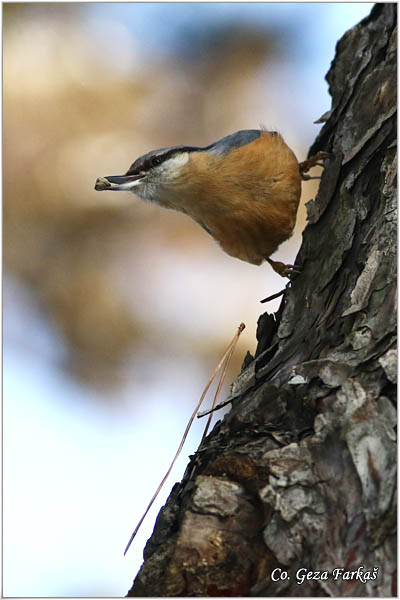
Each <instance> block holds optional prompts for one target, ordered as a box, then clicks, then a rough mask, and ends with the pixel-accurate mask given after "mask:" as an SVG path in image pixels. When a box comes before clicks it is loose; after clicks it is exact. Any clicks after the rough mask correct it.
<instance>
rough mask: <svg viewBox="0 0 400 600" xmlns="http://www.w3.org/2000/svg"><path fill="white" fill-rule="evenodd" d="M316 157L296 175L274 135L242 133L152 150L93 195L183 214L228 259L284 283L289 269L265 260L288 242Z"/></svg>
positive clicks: (101, 181) (294, 163)
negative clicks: (110, 194) (115, 194)
mask: <svg viewBox="0 0 400 600" xmlns="http://www.w3.org/2000/svg"><path fill="white" fill-rule="evenodd" d="M321 154H323V153H319V154H318V155H317V156H316V157H315V160H313V159H314V157H313V158H311V159H309V160H308V161H305V162H304V169H303V171H302V166H301V163H299V162H298V160H297V158H296V156H295V154H294V152H293V151H292V150H291V149H290V148H289V146H288V145H287V144H286V143H285V141H284V140H283V137H282V136H281V134H280V133H278V132H277V131H267V130H266V129H247V130H241V131H237V132H235V133H232V134H230V135H227V136H226V137H223V138H222V139H220V140H218V141H216V142H214V143H212V144H210V145H208V146H205V147H197V146H184V145H180V146H172V147H169V148H160V149H158V150H152V151H151V152H148V153H147V154H144V155H143V156H140V157H139V158H137V159H136V160H135V161H134V162H133V163H132V165H131V166H130V167H129V169H128V170H127V172H126V173H125V175H110V176H106V177H99V178H98V179H97V181H96V183H95V190H97V191H104V190H108V191H129V192H132V193H134V194H135V195H136V196H138V197H139V198H141V199H142V200H145V201H148V202H153V203H156V204H158V205H159V206H162V207H164V208H169V209H173V210H176V211H179V212H182V213H184V214H186V215H188V216H189V217H191V218H192V219H193V220H194V221H196V222H197V223H198V224H199V225H200V226H201V227H202V228H203V229H204V230H205V231H206V232H207V233H208V234H210V235H211V236H212V237H213V238H214V239H215V240H216V241H217V242H218V243H219V245H220V246H221V248H222V249H223V250H224V251H225V252H226V253H227V254H229V255H230V256H233V257H235V258H238V259H240V260H243V261H247V262H248V263H251V264H253V265H260V264H261V263H262V262H264V261H267V262H268V263H269V264H270V265H271V266H272V268H273V269H274V270H275V271H276V272H277V273H279V275H281V276H282V277H288V278H290V277H291V276H292V275H293V273H294V272H296V270H297V269H296V267H295V266H294V265H286V264H284V263H282V262H279V261H275V260H272V259H271V258H270V256H271V255H272V254H273V253H274V252H275V251H276V250H277V248H278V247H279V245H280V244H281V243H282V242H284V241H285V240H287V239H288V238H289V237H290V236H291V235H292V233H293V230H294V227H295V223H296V214H297V208H298V205H299V200H300V194H301V179H302V175H303V172H304V171H306V170H309V168H310V167H311V166H313V165H314V164H320V163H317V162H316V161H317V160H318V159H319V158H324V156H321ZM306 163H307V164H306ZM321 166H323V165H321ZM306 178H307V179H309V178H310V177H309V176H306Z"/></svg>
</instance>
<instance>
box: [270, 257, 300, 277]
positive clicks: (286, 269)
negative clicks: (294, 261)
mask: <svg viewBox="0 0 400 600" xmlns="http://www.w3.org/2000/svg"><path fill="white" fill-rule="evenodd" d="M267 261H268V262H269V264H270V265H271V267H272V268H273V269H274V271H275V272H276V273H278V275H280V276H281V277H287V278H288V279H291V278H292V277H293V275H297V274H298V273H301V268H300V267H299V265H285V263H283V262H280V261H278V260H271V259H270V258H267Z"/></svg>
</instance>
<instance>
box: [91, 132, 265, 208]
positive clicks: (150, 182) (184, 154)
mask: <svg viewBox="0 0 400 600" xmlns="http://www.w3.org/2000/svg"><path fill="white" fill-rule="evenodd" d="M260 133H261V132H260V131H259V130H255V129H250V130H244V131H238V132H236V133H234V134H232V135H229V136H227V137H225V138H222V139H221V140H218V141H217V142H215V143H213V144H211V145H210V146H206V147H205V148H200V147H195V146H173V147H170V148H160V149H159V150H152V151H151V152H148V153H147V154H144V155H143V156H141V157H139V158H138V159H136V160H135V162H134V163H133V164H132V165H131V166H130V167H129V169H128V171H127V172H126V173H125V175H109V176H107V177H99V178H98V179H97V181H96V184H95V190H98V191H102V190H109V191H129V192H132V193H134V194H136V195H137V196H139V198H142V199H143V200H149V201H151V202H156V203H158V204H161V205H162V206H167V207H170V208H176V209H178V210H184V207H183V206H179V202H180V200H182V201H183V199H184V196H186V195H187V194H190V193H191V192H192V191H193V186H194V184H195V182H196V181H198V177H199V176H200V174H201V175H203V176H204V177H205V180H207V177H208V181H210V179H215V178H216V177H217V176H218V175H217V174H218V169H219V166H220V165H221V163H222V161H224V162H225V163H226V160H229V156H230V155H231V153H232V152H233V151H234V150H236V149H238V148H240V147H242V146H246V145H247V144H250V143H251V142H253V141H254V140H256V139H258V138H259V137H260ZM232 175H233V174H232ZM236 175H237V176H239V174H237V173H236Z"/></svg>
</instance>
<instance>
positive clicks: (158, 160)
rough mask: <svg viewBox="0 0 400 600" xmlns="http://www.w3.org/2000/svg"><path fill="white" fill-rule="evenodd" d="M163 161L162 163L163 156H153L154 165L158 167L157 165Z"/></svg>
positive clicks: (152, 162)
mask: <svg viewBox="0 0 400 600" xmlns="http://www.w3.org/2000/svg"><path fill="white" fill-rule="evenodd" d="M161 163H162V158H160V157H159V156H153V158H152V159H151V166H152V167H156V166H157V165H160V164H161Z"/></svg>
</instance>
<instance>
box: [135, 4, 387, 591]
mask: <svg viewBox="0 0 400 600" xmlns="http://www.w3.org/2000/svg"><path fill="white" fill-rule="evenodd" d="M395 36H396V5H395V4H377V5H375V7H374V8H373V10H372V12H371V14H370V15H369V17H367V18H366V19H364V20H363V21H362V22H361V23H360V24H358V25H357V26H356V27H354V28H353V29H351V30H350V31H348V32H347V33H346V34H345V35H344V36H343V38H342V39H341V40H340V41H339V43H338V45H337V49H336V57H335V59H334V61H333V63H332V66H331V69H330V71H329V73H328V75H327V80H328V82H329V85H330V93H331V95H332V109H331V111H330V112H329V113H328V114H326V115H324V117H323V119H324V121H325V125H324V127H323V129H322V131H321V133H320V135H319V136H318V138H317V140H316V142H315V143H314V145H313V147H312V148H311V149H310V154H314V153H315V152H317V151H319V150H324V151H328V152H331V153H332V154H333V158H332V159H331V160H329V161H328V162H327V166H326V168H325V172H324V174H323V177H322V180H321V185H320V189H319V192H318V196H317V198H316V199H315V200H314V201H312V202H310V203H309V204H308V225H307V228H306V229H305V231H304V234H303V244H302V246H301V249H300V252H299V255H298V257H297V260H296V263H297V264H300V265H301V274H300V275H299V276H298V277H297V278H296V279H295V280H294V281H293V284H292V286H291V288H290V289H288V290H287V292H286V294H285V296H284V299H283V301H282V304H281V307H280V309H279V311H278V313H277V314H276V315H269V314H268V313H265V314H264V315H262V316H261V317H260V319H259V324H258V331H257V339H258V341H259V344H258V348H257V352H256V355H255V358H254V359H248V360H246V361H245V366H244V369H243V371H242V373H241V375H240V376H239V377H238V379H237V380H236V381H235V382H234V384H233V386H232V393H231V396H230V398H231V400H232V409H231V411H230V412H229V413H228V414H227V415H226V416H225V418H224V419H223V421H222V422H219V423H217V425H216V426H215V427H214V430H213V431H212V432H211V434H210V435H209V436H208V437H207V439H206V441H205V443H204V444H203V445H202V446H201V448H200V449H199V451H198V452H197V453H196V454H195V455H194V456H193V457H192V459H191V462H190V464H189V466H188V468H187V471H186V474H185V476H184V479H183V481H182V482H181V483H180V484H177V485H176V486H175V487H174V488H173V490H172V493H171V496H170V498H169V500H168V502H167V504H166V506H165V507H164V508H163V509H162V510H161V512H160V514H159V516H158V519H157V523H156V527H155V530H154V534H153V536H152V537H151V539H150V540H149V541H148V543H147V545H146V548H145V553H144V556H145V562H144V564H143V566H142V568H141V570H140V571H139V574H138V575H137V577H136V579H135V581H134V584H133V586H132V589H131V590H130V592H129V594H128V595H130V596H278V595H281V596H282V595H284V596H391V595H393V594H395V590H394V587H393V586H394V585H395V569H396V537H395V526H396V510H395V494H396V483H395V473H396V445H395V444H396V441H395V440H396V438H395V430H394V427H395V425H396V411H395V385H394V384H395V380H396V372H397V370H396V350H395V344H396V341H395V340H396V317H395V312H396V193H395V186H396V162H395V155H396V37H395ZM360 567H363V569H360ZM335 568H339V569H343V571H342V572H341V573H340V574H338V577H337V578H335V573H333V569H335ZM275 569H281V571H277V570H275ZM299 569H303V570H302V571H300V573H301V574H304V573H305V572H320V578H319V579H305V580H304V582H303V583H302V584H299V583H298V579H297V577H296V573H297V572H298V571H299ZM357 569H358V574H357V575H353V576H352V578H350V577H351V576H350V575H349V574H348V572H355V571H357ZM374 569H375V571H374ZM274 570H275V571H274ZM325 571H326V572H327V574H326V575H324V574H323V572H325ZM285 572H286V573H287V575H288V576H287V577H286V578H285ZM366 572H370V574H371V575H374V574H375V575H376V578H374V579H368V578H365V575H364V577H363V576H362V573H364V574H365V573H366ZM279 574H280V575H281V578H279ZM321 577H322V578H321ZM367 577H368V576H367ZM276 578H278V580H277V581H274V580H273V579H276Z"/></svg>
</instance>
